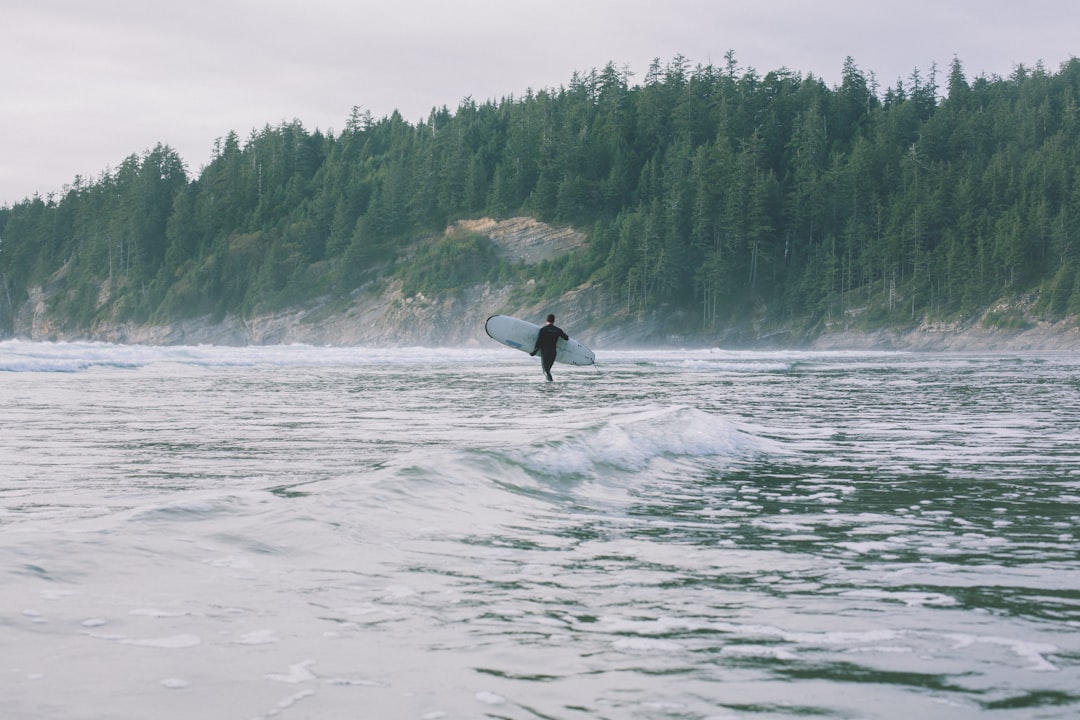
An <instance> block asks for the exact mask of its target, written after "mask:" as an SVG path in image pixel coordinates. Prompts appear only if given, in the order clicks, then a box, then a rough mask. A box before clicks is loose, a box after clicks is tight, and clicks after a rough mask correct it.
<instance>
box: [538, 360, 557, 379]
mask: <svg viewBox="0 0 1080 720" xmlns="http://www.w3.org/2000/svg"><path fill="white" fill-rule="evenodd" d="M554 364H555V356H554V355H551V356H548V355H545V356H544V357H543V358H541V363H540V366H541V367H542V368H543V369H544V375H545V376H547V379H548V382H551V381H552V380H554V378H552V377H551V366H552V365H554Z"/></svg>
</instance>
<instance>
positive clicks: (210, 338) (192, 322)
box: [15, 218, 1080, 351]
mask: <svg viewBox="0 0 1080 720" xmlns="http://www.w3.org/2000/svg"><path fill="white" fill-rule="evenodd" d="M463 231H464V232H474V233H480V234H483V235H485V236H487V237H488V238H490V239H491V241H492V242H493V243H494V244H495V245H496V247H497V249H498V252H499V254H500V255H501V256H502V257H505V258H506V259H507V260H510V261H511V262H515V263H522V264H524V265H527V266H529V265H535V264H537V263H539V262H542V261H543V260H546V259H550V258H553V257H557V256H559V255H562V254H565V253H572V252H581V251H582V250H583V248H584V247H585V237H584V236H583V235H582V234H581V233H578V232H576V231H574V230H573V229H570V228H554V227H551V226H549V225H545V224H544V223H541V222H538V221H536V220H534V219H532V218H510V219H504V220H495V219H491V218H481V219H476V220H466V221H460V222H458V223H456V224H455V225H453V226H451V227H449V228H447V230H446V232H447V234H451V233H455V232H463ZM528 282H529V283H531V282H532V281H528ZM521 290H522V288H518V287H513V286H509V285H507V286H496V285H493V284H491V283H487V284H484V285H478V286H474V287H470V288H467V289H464V290H461V291H459V292H456V293H452V294H449V295H447V296H445V297H439V298H429V297H425V296H424V295H413V296H406V295H405V294H403V293H402V289H401V283H400V282H397V281H386V282H384V283H382V284H379V285H375V284H373V285H371V286H368V287H363V288H359V289H357V290H355V291H354V292H353V293H352V295H351V296H350V297H348V298H345V299H342V298H320V299H318V300H315V301H313V302H311V303H308V304H306V305H304V306H302V307H296V308H293V309H291V310H288V311H285V312H280V313H274V314H268V315H260V316H256V317H246V318H244V317H237V316H226V317H225V318H224V319H223V320H220V321H218V320H214V319H212V318H209V317H205V318H194V319H188V320H181V321H177V322H174V323H170V324H167V325H135V324H130V323H103V324H100V325H98V326H96V327H95V328H94V329H93V330H92V331H90V332H81V333H65V332H62V331H61V330H59V328H60V327H62V323H59V322H57V321H56V318H53V317H51V316H50V314H49V310H48V307H49V304H48V302H47V301H48V297H49V294H50V292H53V291H55V289H50V288H48V287H39V288H34V289H32V290H31V291H30V293H29V297H28V298H27V300H26V301H25V302H24V303H23V304H22V305H21V306H20V307H19V309H18V312H17V314H16V317H15V335H16V337H21V338H27V339H33V340H54V341H55V340H95V341H102V342H118V343H133V344H148V345H178V344H186V345H197V344H214V345H248V344H263V345H265V344H290V343H305V344H312V345H360V346H364V345H367V346H399V347H400V346H427V347H451V346H458V347H475V346H482V345H486V344H487V343H489V342H491V341H490V340H489V339H488V338H487V336H486V335H485V333H484V321H485V320H486V319H487V317H488V316H490V315H493V314H497V313H502V314H508V315H515V316H517V317H522V318H525V319H528V320H531V321H533V322H537V323H539V322H541V321H542V318H543V317H544V316H545V315H547V313H549V312H552V313H555V314H556V316H557V317H558V322H559V325H561V326H562V327H564V328H566V329H567V330H568V331H569V332H571V333H572V334H573V335H574V336H575V337H577V338H579V339H581V340H583V341H585V342H587V343H588V344H590V345H591V346H592V347H594V348H600V349H602V348H605V347H606V348H618V347H646V346H656V345H665V346H680V347H703V346H712V347H727V348H733V349H734V348H759V349H760V348H796V347H798V348H804V349H820V350H837V349H876V350H912V351H995V350H996V351H1075V350H1080V328H1078V327H1077V323H1076V320H1075V318H1073V319H1069V320H1067V321H1062V322H1058V323H1047V322H1043V321H1040V320H1037V319H1034V318H1033V317H1031V316H1030V312H1029V311H1030V302H1023V301H1020V302H1018V303H1017V306H1016V307H1010V308H1007V309H1008V310H1009V311H1010V312H1013V313H1016V314H1019V315H1021V316H1025V315H1026V316H1027V317H1028V319H1027V320H1025V321H1024V322H1023V323H1020V325H1019V327H1013V328H1007V329H1003V328H993V327H988V324H987V323H986V322H985V316H986V315H987V314H989V313H992V312H998V313H1000V312H1001V311H1002V309H1003V308H1001V307H995V308H988V309H987V311H986V313H984V315H983V316H980V317H973V318H969V319H968V320H966V321H962V322H961V321H957V322H953V323H930V322H923V323H921V324H917V325H913V326H912V327H909V328H903V329H895V328H894V329H878V330H873V331H866V330H864V329H859V328H858V326H857V324H856V323H855V322H852V321H851V320H850V319H844V320H841V321H836V322H832V323H829V324H827V325H826V326H824V327H823V328H818V329H817V330H816V331H814V333H813V334H812V335H808V334H806V333H805V332H802V331H800V330H796V329H793V330H788V329H785V328H769V329H762V328H756V327H754V326H753V325H752V324H747V325H746V326H744V327H740V328H729V329H726V330H725V331H724V332H721V333H718V334H715V335H707V336H706V335H687V334H677V333H674V332H672V328H675V327H679V326H680V325H685V324H686V323H682V322H680V321H681V320H684V319H683V318H672V317H669V316H667V315H665V314H662V313H653V314H651V315H635V316H628V315H627V314H626V313H625V312H623V311H622V310H621V308H619V307H618V306H616V305H615V304H613V303H612V302H611V300H610V297H611V293H609V292H607V291H606V289H605V288H604V287H602V286H601V285H599V284H586V285H582V286H580V287H578V288H575V289H574V290H572V291H570V292H568V293H565V294H564V295H562V296H561V297H558V298H555V299H552V300H550V301H548V302H544V303H530V302H524V301H522V300H520V298H521V297H523V296H524V295H527V294H528V293H522V292H521Z"/></svg>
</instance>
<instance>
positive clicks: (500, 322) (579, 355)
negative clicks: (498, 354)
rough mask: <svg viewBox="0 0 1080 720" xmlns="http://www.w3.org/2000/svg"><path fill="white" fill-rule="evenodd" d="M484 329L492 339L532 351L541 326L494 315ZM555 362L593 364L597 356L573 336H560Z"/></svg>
mask: <svg viewBox="0 0 1080 720" xmlns="http://www.w3.org/2000/svg"><path fill="white" fill-rule="evenodd" d="M484 330H486V331H487V334H488V335H489V336H490V337H491V339H493V340H498V341H499V342H501V343H502V344H503V345H505V346H507V347H512V348H514V349H515V350H521V351H522V352H527V353H531V352H532V351H533V348H534V347H536V338H537V335H538V334H539V333H540V326H539V325H534V324H532V323H531V322H528V321H527V320H519V319H517V318H515V317H510V316H509V315H492V316H491V317H489V318H488V319H487V322H486V323H484ZM555 362H560V363H566V364H567V365H592V364H593V363H595V362H596V356H595V355H593V351H592V350H590V349H589V348H587V347H585V346H584V345H582V344H581V343H579V342H578V341H577V340H575V339H573V338H570V339H569V340H563V339H562V338H559V343H558V345H556V346H555Z"/></svg>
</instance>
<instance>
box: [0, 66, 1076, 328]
mask: <svg viewBox="0 0 1080 720" xmlns="http://www.w3.org/2000/svg"><path fill="white" fill-rule="evenodd" d="M632 79H633V75H632V74H631V73H630V72H629V70H627V69H625V68H619V67H616V66H615V65H614V64H608V65H607V66H606V67H604V68H603V69H602V70H592V71H589V72H579V73H575V74H574V75H573V76H572V78H571V79H570V81H569V82H568V84H566V85H565V86H562V87H559V88H557V89H554V88H552V89H544V90H539V91H535V92H534V91H531V90H530V91H527V92H526V93H525V95H524V96H523V97H506V98H503V99H501V100H498V101H495V100H489V101H487V102H483V103H477V102H476V101H474V100H473V99H471V98H466V99H464V100H463V101H462V102H461V103H460V104H459V106H458V107H457V108H456V110H454V111H451V110H449V109H448V108H446V107H442V108H433V109H432V111H431V112H430V113H429V115H428V117H427V118H426V119H424V120H421V121H417V122H415V123H410V122H407V121H406V120H405V119H403V118H402V117H401V115H400V114H399V113H397V112H394V113H393V114H391V115H390V116H388V117H383V118H380V119H375V118H373V117H372V116H371V114H370V113H368V112H364V111H363V110H362V109H360V108H359V107H358V108H356V109H354V111H353V113H352V114H351V116H350V117H349V118H348V119H347V121H346V123H345V128H344V129H343V130H342V131H341V132H340V133H336V134H335V133H333V132H327V133H324V132H321V131H319V130H315V131H314V132H311V131H308V130H307V129H305V128H304V127H303V125H302V124H301V123H300V122H299V121H293V122H286V123H281V124H279V125H278V126H276V127H271V126H269V125H268V126H266V127H264V128H262V129H261V130H256V131H253V132H251V133H250V135H249V136H248V137H247V138H246V139H244V140H243V141H242V140H241V138H240V137H239V136H238V135H237V134H236V133H235V132H230V133H229V134H228V135H226V136H225V137H224V138H222V139H221V140H219V141H218V142H217V143H216V145H215V147H214V151H213V155H212V158H211V160H210V161H209V163H208V164H207V165H206V166H205V167H203V168H202V169H201V170H200V172H199V173H198V175H197V176H196V177H191V176H189V172H188V170H187V168H186V166H185V164H184V162H183V160H182V159H181V158H180V157H179V156H178V155H177V153H176V152H175V151H173V150H172V149H171V148H169V147H168V146H166V145H158V146H157V147H155V148H153V149H152V150H148V151H145V152H143V153H142V154H139V155H132V156H130V157H128V158H127V159H125V160H124V161H123V162H122V163H121V164H120V165H119V167H117V168H115V169H112V170H109V171H107V172H104V173H102V175H101V176H100V177H98V178H95V179H93V180H86V179H84V178H78V177H77V178H76V179H75V181H74V183H73V184H72V185H70V186H68V187H65V188H64V189H63V192H61V193H58V194H55V195H50V196H48V197H47V198H41V197H39V196H35V197H33V198H31V199H28V200H25V201H23V202H20V203H17V204H15V205H14V206H10V207H3V208H0V281H2V284H3V294H2V295H0V308H6V312H0V331H7V332H10V330H11V328H12V322H13V312H14V310H15V309H16V308H17V307H18V305H19V304H20V303H21V302H22V301H24V300H25V298H26V293H27V290H28V289H29V288H32V287H37V286H44V287H46V288H50V289H51V291H52V292H51V293H50V294H49V297H50V298H51V300H50V302H51V303H52V304H53V308H52V309H53V310H54V311H55V312H56V314H57V315H58V316H60V317H63V318H64V320H65V322H66V323H68V324H69V326H70V327H71V328H83V329H88V328H92V327H93V325H94V323H95V322H98V321H99V320H101V319H103V318H110V319H119V320H134V321H155V322H166V321H170V320H175V319H180V318H184V317H194V316H203V315H207V314H210V315H213V316H216V317H222V316H224V315H225V314H229V313H233V314H239V315H248V314H251V313H256V312H261V311H266V310H273V309H278V308H283V307H287V306H289V305H291V304H296V303H302V302H305V301H309V300H311V299H313V298H316V297H324V296H343V297H344V296H347V295H349V294H350V293H353V292H356V291H357V289H358V288H361V287H365V286H370V285H372V284H378V283H379V282H380V281H384V280H385V279H387V278H390V277H398V278H401V279H402V281H403V283H404V287H405V288H406V291H407V292H411V293H419V292H423V293H425V294H437V293H447V292H454V291H455V290H456V289H458V288H460V287H463V286H465V285H467V284H471V283H475V282H484V281H489V280H490V281H499V282H513V281H515V280H520V279H522V278H524V277H526V276H528V277H533V278H536V279H539V280H540V282H539V284H538V285H539V287H540V288H542V290H541V292H544V293H547V294H548V295H550V296H555V295H557V294H559V293H561V292H563V291H565V290H568V289H570V288H573V287H576V286H578V285H580V284H581V283H584V282H588V281H594V282H598V283H600V284H601V285H602V287H603V288H605V289H606V291H607V292H608V293H609V296H610V300H611V302H612V306H613V307H615V308H618V313H619V314H620V315H622V316H626V317H632V316H635V315H638V314H643V313H652V312H665V313H668V314H669V315H670V317H672V318H673V322H677V323H679V325H680V329H681V330H683V331H688V332H700V333H706V334H707V333H710V332H715V331H718V330H720V329H722V328H725V327H730V326H732V325H736V324H738V323H741V322H745V321H747V320H748V319H750V318H754V319H756V320H759V321H764V322H768V323H772V324H774V325H777V326H780V325H783V324H784V323H788V322H798V323H803V324H809V325H813V324H814V323H820V322H823V321H827V320H828V319H830V318H835V317H842V316H848V317H854V316H859V317H861V318H862V321H863V322H866V323H870V324H878V325H882V324H893V325H895V324H899V323H905V322H911V321H914V320H917V319H920V318H924V317H930V318H954V317H962V316H967V315H971V314H972V313H975V312H978V311H980V310H981V309H983V308H986V307H987V306H989V305H991V304H992V303H994V302H995V301H996V300H998V299H1000V298H1002V297H1009V296H1017V295H1022V294H1024V293H1033V294H1035V296H1037V297H1038V303H1037V305H1036V309H1037V311H1038V312H1039V313H1041V314H1042V315H1043V316H1045V317H1049V318H1060V317H1065V316H1069V315H1077V314H1078V313H1080V272H1078V269H1080V241H1078V240H1080V227H1078V221H1080V174H1078V173H1080V171H1078V169H1077V168H1078V167H1080V60H1077V59H1075V58H1074V59H1072V60H1070V61H1068V62H1066V63H1064V64H1063V65H1062V66H1061V67H1060V69H1059V70H1058V71H1057V72H1056V73H1055V72H1051V71H1048V70H1047V69H1046V68H1044V67H1042V66H1041V65H1038V66H1036V67H1034V68H1028V67H1024V66H1018V67H1016V68H1015V69H1014V71H1013V73H1012V74H1011V75H1010V76H1009V77H999V76H985V75H983V76H979V77H977V78H974V79H971V80H969V79H968V78H967V77H966V76H965V73H964V71H963V68H962V65H961V63H960V61H959V59H955V60H954V61H953V62H952V64H951V66H950V68H949V70H948V72H947V73H945V74H944V75H943V77H941V78H940V79H939V73H938V70H937V68H931V70H930V71H929V73H927V74H922V73H920V72H919V71H918V70H915V71H913V72H912V74H911V76H910V77H909V78H907V79H906V80H898V81H897V82H896V83H895V85H893V86H891V87H888V88H885V89H884V90H883V89H882V88H880V87H879V86H878V84H877V80H876V78H875V76H874V75H873V74H872V73H866V72H864V71H862V70H861V69H860V68H858V67H857V65H856V64H855V62H854V61H853V60H852V59H850V58H849V59H848V60H847V61H846V62H845V64H844V66H843V71H842V76H841V82H840V83H839V84H838V85H836V86H834V87H828V86H827V85H826V84H825V83H824V82H823V81H822V80H821V79H819V78H817V77H815V76H813V75H812V74H810V75H806V76H803V75H801V74H799V73H794V72H790V71H787V70H784V69H781V70H775V71H771V72H768V73H766V74H764V75H761V74H759V73H758V72H757V71H755V70H754V69H752V68H746V69H744V68H740V67H739V66H738V65H737V63H736V61H735V59H734V56H733V54H731V53H729V54H728V55H727V56H726V57H725V63H724V64H723V65H720V66H714V65H711V64H710V65H697V66H691V64H690V63H689V62H688V61H687V60H686V59H685V58H683V57H681V56H679V57H676V58H674V59H673V60H671V61H669V62H667V63H665V64H661V63H660V61H654V62H653V64H652V65H651V66H650V67H649V69H648V71H647V73H646V74H645V76H644V77H643V78H642V81H641V82H639V83H634V82H633V81H632ZM519 214H527V215H530V216H533V217H536V218H538V219H540V220H543V221H546V222H549V223H553V224H556V225H573V226H575V227H577V228H578V229H581V230H582V231H583V232H584V233H585V234H586V236H587V237H588V244H587V247H586V250H585V251H584V252H581V253H577V254H574V255H571V256H567V257H564V258H560V259H557V260H553V261H548V262H545V263H544V264H543V265H541V266H540V267H538V268H528V269H526V268H524V267H520V266H515V265H513V264H510V263H507V262H506V261H505V260H500V259H499V258H498V256H497V254H496V253H495V252H494V251H493V248H492V247H491V246H490V243H489V242H487V241H486V239H485V238H483V237H472V236H469V237H456V236H446V237H444V236H443V233H442V231H443V230H444V229H445V228H446V227H447V226H448V225H450V224H451V223H453V222H454V221H455V220H457V219H462V218H474V217H479V216H485V215H490V216H495V217H508V216H513V215H519ZM999 321H1000V322H1006V323H1007V322H1013V321H1015V319H1014V318H1010V317H1001V318H999Z"/></svg>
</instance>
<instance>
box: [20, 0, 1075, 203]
mask: <svg viewBox="0 0 1080 720" xmlns="http://www.w3.org/2000/svg"><path fill="white" fill-rule="evenodd" d="M0 20H2V22H0V26H2V27H3V30H2V31H0V32H2V34H0V98H2V105H0V107H2V108H3V109H2V112H0V205H11V204H14V203H16V202H19V201H21V200H23V199H25V198H28V197H30V196H32V195H33V194H34V193H40V194H41V195H42V196H43V197H44V196H47V195H48V194H49V193H51V192H60V191H62V189H63V187H64V186H65V185H70V184H71V183H72V182H73V180H74V178H75V176H76V175H82V176H83V177H84V178H86V179H87V180H95V179H97V178H98V177H100V176H101V174H102V173H103V172H105V171H107V170H109V169H110V168H115V167H116V166H117V165H118V164H119V163H120V162H121V161H122V160H123V159H124V158H125V157H127V156H129V155H131V154H141V153H142V152H143V151H145V150H147V149H150V148H152V147H153V146H154V145H156V144H157V143H159V142H160V143H164V144H167V145H169V146H171V147H172V148H173V149H175V150H176V151H177V152H178V153H179V154H180V156H181V157H182V158H183V159H184V161H185V162H186V164H187V166H188V172H189V175H197V174H198V172H199V170H200V169H201V168H202V167H203V165H205V164H206V162H208V160H209V158H210V155H211V152H212V149H213V145H214V141H215V139H217V138H221V137H224V136H225V135H226V134H227V133H228V132H229V131H230V130H235V131H236V132H237V133H238V134H239V135H240V137H241V139H242V140H243V139H246V138H247V136H248V135H249V134H250V132H251V131H252V130H253V129H261V128H262V127H263V126H264V125H266V124H270V125H272V126H273V125H277V124H279V123H281V122H282V121H290V120H293V119H298V120H300V121H301V122H302V123H303V124H304V127H305V128H307V129H308V130H309V131H313V130H315V129H316V128H319V129H321V130H323V131H324V132H326V131H329V130H333V131H334V132H339V131H340V130H341V129H342V128H343V127H344V125H345V120H346V119H347V118H348V116H349V113H350V110H351V109H352V107H353V106H359V107H361V108H364V109H367V110H370V111H371V113H372V114H373V115H374V116H375V117H376V118H380V117H383V116H386V115H389V114H390V113H391V112H393V110H394V109H395V108H396V109H398V110H400V111H401V113H402V115H403V116H404V117H405V119H406V120H408V121H410V122H416V121H418V120H420V119H422V118H424V117H425V116H426V115H427V113H428V111H429V110H430V109H431V108H432V107H436V106H438V107H441V106H443V105H446V106H448V107H449V108H450V109H451V110H454V109H456V108H457V106H458V104H459V102H460V101H461V100H462V99H463V98H465V97H467V96H471V97H472V98H473V99H474V100H476V101H477V102H483V101H485V100H489V99H495V100H498V99H500V98H503V97H507V96H511V95H513V96H518V97H519V96H521V95H523V94H524V92H525V91H526V89H528V88H532V89H534V90H537V89H541V88H557V87H559V86H560V85H566V84H567V83H568V82H569V80H570V76H571V74H572V73H573V72H574V71H575V70H579V71H583V72H584V71H588V70H591V69H593V68H597V69H600V68H602V67H603V66H604V65H606V64H607V63H608V62H609V61H611V62H614V63H615V64H616V65H617V66H619V67H623V66H626V67H629V68H630V70H631V71H632V72H633V73H634V77H633V80H632V81H633V82H634V83H635V84H637V83H639V82H641V80H642V79H643V78H644V76H645V73H646V71H647V70H648V68H649V64H650V62H651V61H652V60H653V58H659V59H660V60H661V63H663V64H666V63H667V62H668V61H670V60H671V59H672V58H673V57H674V56H676V55H678V54H681V55H683V56H685V57H686V58H687V59H688V60H689V61H690V63H691V65H692V66H694V65H698V64H703V65H704V64H709V63H712V64H714V65H722V64H723V63H724V55H725V53H726V52H727V51H728V50H732V51H734V53H735V58H736V60H737V62H738V64H739V67H740V68H741V69H746V68H748V67H753V68H755V69H756V70H757V71H758V72H759V74H764V73H766V72H768V71H770V70H777V69H780V68H787V69H789V70H793V71H796V72H799V73H802V74H803V75H806V74H809V73H812V74H814V75H815V76H817V77H820V78H822V79H824V80H825V82H826V83H827V84H828V85H830V86H833V85H835V84H837V83H838V82H839V77H840V71H841V68H842V67H843V63H844V59H845V58H846V57H848V56H851V57H852V58H854V60H855V63H856V64H857V65H858V67H859V68H860V69H861V70H863V71H864V72H865V73H867V74H869V73H871V72H872V73H874V74H875V75H876V76H877V79H878V82H879V84H880V85H881V87H882V89H884V88H886V87H891V86H894V85H895V84H896V81H897V79H901V78H902V79H904V80H905V81H906V79H907V78H908V77H909V76H910V75H911V73H912V71H913V70H914V69H915V68H918V69H919V70H920V71H921V72H922V74H923V76H924V77H925V76H926V75H927V74H928V72H929V69H930V67H931V65H932V64H933V63H937V65H938V67H939V71H940V75H939V83H940V84H943V83H944V79H945V77H944V75H945V73H947V71H948V68H949V65H950V63H951V62H952V59H953V58H954V57H957V58H959V59H960V62H961V64H962V65H963V67H964V70H965V74H966V75H967V77H968V78H969V79H970V78H974V77H976V76H978V75H981V74H987V75H1000V76H1008V75H1010V74H1011V73H1012V71H1013V70H1014V68H1015V67H1016V66H1017V65H1018V64H1023V65H1026V66H1034V65H1035V64H1036V63H1038V62H1039V61H1042V62H1043V63H1044V65H1045V66H1046V68H1047V69H1048V70H1049V71H1051V72H1057V71H1058V69H1059V68H1060V66H1061V63H1063V62H1065V61H1067V60H1068V59H1069V58H1070V57H1072V56H1074V55H1080V2H1077V1H1076V0H1029V1H1028V2H1026V3H1020V2H1017V1H1016V0H955V1H954V0H903V1H901V2H894V1H893V0H889V2H887V3H884V2H874V1H873V0H749V1H748V0H711V1H710V0H665V1H664V2H663V3H661V2H660V1H659V0H651V1H650V2H645V1H644V0H539V1H536V0H397V1H395V0H380V2H367V1H366V0H291V1H285V0H214V1H213V2H209V1H207V0H176V1H171V2H168V3H164V2H160V1H159V0H93V1H92V2H90V1H88V0H11V1H10V2H5V3H4V7H3V8H2V9H0Z"/></svg>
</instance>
